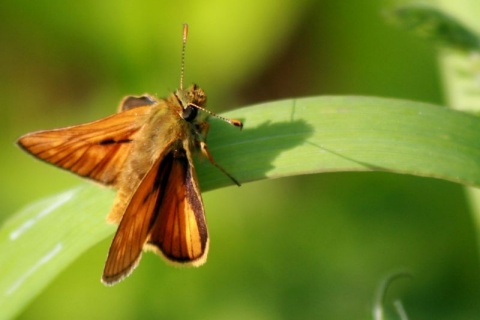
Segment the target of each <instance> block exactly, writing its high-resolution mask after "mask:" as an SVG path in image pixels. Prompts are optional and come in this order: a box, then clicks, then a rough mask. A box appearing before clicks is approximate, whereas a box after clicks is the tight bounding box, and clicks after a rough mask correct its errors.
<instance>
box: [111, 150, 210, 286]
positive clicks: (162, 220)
mask: <svg viewBox="0 0 480 320" xmlns="http://www.w3.org/2000/svg"><path fill="white" fill-rule="evenodd" d="M167 148H171V147H167ZM192 170H193V167H192V166H191V165H190V164H189V162H188V159H187V158H186V151H185V150H183V149H178V150H176V149H172V150H171V151H170V152H168V153H167V154H166V155H165V157H163V159H162V158H159V159H158V160H157V161H156V162H155V164H154V165H153V166H152V168H151V169H150V171H149V172H148V173H147V174H146V175H145V177H144V178H143V180H142V181H141V183H140V185H139V186H138V188H137V189H136V191H135V192H134V194H133V196H132V198H131V199H130V201H129V204H128V206H127V209H126V210H125V213H124V215H123V217H122V220H121V222H120V225H119V227H118V230H117V233H116V234H115V237H114V239H113V242H112V244H111V246H110V251H109V253H108V258H107V262H106V263H105V269H104V274H103V278H102V280H103V282H104V283H106V284H114V283H116V282H118V281H120V280H121V279H123V278H124V277H126V276H127V275H129V274H130V273H131V272H132V270H133V269H134V268H135V267H136V266H137V264H138V261H139V260H140V257H141V254H142V248H143V247H144V245H146V244H147V242H148V247H149V248H152V249H154V250H155V251H156V252H157V253H159V254H161V255H163V256H165V257H166V258H167V259H168V260H170V261H173V262H181V263H189V262H191V263H192V264H195V265H198V264H201V263H196V261H202V262H203V261H204V259H203V257H204V256H205V253H206V251H207V247H208V233H207V228H206V223H205V216H204V211H203V205H202V203H201V198H200V194H199V193H198V191H194V194H195V197H196V199H195V203H196V205H195V206H194V207H195V209H196V210H197V211H196V212H194V211H193V210H192V209H193V207H192V206H190V205H189V204H188V201H187V197H191V196H192V195H191V194H189V193H190V192H191V191H190V188H194V186H192V185H190V184H191V182H190V181H188V180H189V177H191V174H192V173H193V171H192ZM193 174H194V173H193ZM195 187H196V186H195Z"/></svg>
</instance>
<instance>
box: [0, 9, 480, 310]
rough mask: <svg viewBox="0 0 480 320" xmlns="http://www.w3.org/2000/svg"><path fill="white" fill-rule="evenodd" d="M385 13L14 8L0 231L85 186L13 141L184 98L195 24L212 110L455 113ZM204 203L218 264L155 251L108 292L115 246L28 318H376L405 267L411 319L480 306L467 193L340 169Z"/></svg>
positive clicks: (196, 56) (397, 292) (3, 60)
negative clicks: (50, 199)
mask: <svg viewBox="0 0 480 320" xmlns="http://www.w3.org/2000/svg"><path fill="white" fill-rule="evenodd" d="M381 9H383V8H382V7H380V6H379V5H378V4H377V1H331V0H328V1H297V2H294V1H243V2H239V3H237V4H233V3H231V2H222V1H218V0H217V1H202V2H199V1H196V2H194V1H182V2H175V3H174V2H171V3H167V2H156V1H137V2H126V1H120V2H113V1H104V2H99V1H83V2H78V3H71V2H59V3H55V2H47V1H37V2H28V1H17V2H13V1H12V2H8V3H4V4H3V5H2V10H1V11H0V16H1V18H2V28H1V29H0V35H1V36H2V39H3V41H2V43H3V44H2V49H1V50H0V70H2V72H1V73H0V74H1V75H0V94H1V97H2V101H3V107H2V108H0V126H1V127H0V128H1V129H0V130H1V132H2V134H1V135H0V144H1V145H2V150H3V151H2V157H0V161H1V165H0V170H1V176H2V177H3V183H2V189H1V193H0V197H1V198H0V199H1V200H2V201H0V222H1V221H4V220H5V219H7V218H8V215H9V213H11V212H14V211H15V210H17V209H18V208H20V207H21V206H23V205H25V204H27V203H29V202H31V201H32V200H34V199H38V198H40V197H43V196H46V195H50V194H52V193H54V192H59V191H61V190H64V189H65V188H68V187H71V186H73V185H75V184H78V178H77V177H75V176H73V175H69V174H67V173H65V172H64V171H61V170H58V169H56V168H53V167H50V166H47V165H45V164H43V163H40V162H38V161H34V160H33V159H32V158H30V157H28V156H26V155H25V154H23V153H22V152H21V151H20V150H19V149H18V148H16V147H15V145H14V144H13V141H14V140H15V139H16V138H17V137H18V136H19V135H21V134H23V133H25V132H28V131H33V130H37V129H46V128H54V127H60V126H65V125H70V124H75V123H82V122H85V121H88V120H92V119H95V118H98V117H101V116H104V115H107V114H109V113H111V112H113V111H114V110H115V108H116V104H117V103H118V102H119V101H120V99H121V97H122V96H124V95H126V94H141V93H144V92H150V93H153V94H158V95H160V96H164V95H166V94H167V93H168V92H169V91H171V90H173V89H175V88H176V87H177V86H178V83H179V69H180V68H179V60H180V48H181V43H180V42H181V25H182V23H184V22H188V23H189V24H190V34H189V43H188V47H187V55H186V60H187V61H186V79H185V81H186V83H190V82H193V81H196V82H197V83H198V84H199V85H201V86H202V87H203V88H204V89H205V90H206V92H207V94H208V96H209V106H210V108H211V109H213V110H214V111H222V110H225V109H227V108H233V107H236V106H241V105H245V104H249V103H254V102H261V101H265V100H273V99H278V98H288V97H295V96H306V95H321V94H356V95H376V96H388V97H398V98H407V99H412V100H418V101H427V102H434V103H439V104H441V103H442V100H441V93H440V89H439V88H440V86H439V79H438V74H437V73H438V71H437V70H436V60H435V59H436V58H435V51H434V49H433V48H432V47H431V46H430V45H429V44H428V43H425V42H423V41H421V40H419V39H416V38H414V37H412V36H411V35H409V34H407V33H404V32H403V31H401V30H397V29H395V28H391V27H389V26H387V25H385V23H384V21H383V20H382V16H381ZM247 120H248V119H247ZM266 120H267V119H266ZM204 200H205V206H206V210H207V215H208V221H209V227H210V233H211V238H212V239H211V241H212V242H211V250H210V254H209V261H208V263H207V264H206V265H205V266H204V267H201V268H199V269H183V268H173V267H170V266H168V265H166V264H165V263H163V261H161V259H159V258H158V257H156V256H154V255H152V254H146V255H144V258H143V261H142V263H141V265H140V267H139V268H138V269H137V270H136V271H135V273H134V274H133V275H132V276H131V277H130V278H128V279H127V280H126V281H124V282H122V283H121V284H119V285H118V286H115V287H113V288H106V287H104V286H103V285H102V284H101V283H100V281H99V279H100V275H101V270H102V268H103V263H104V260H105V257H106V252H107V250H108V245H109V241H106V242H103V243H101V244H99V245H98V246H96V247H95V248H93V249H92V250H90V251H89V252H88V253H87V254H85V255H84V256H83V257H82V258H81V259H80V260H79V261H78V262H76V263H75V264H73V265H72V266H71V267H70V268H68V269H67V270H66V271H65V272H64V273H63V274H62V275H61V276H60V277H59V278H58V279H57V280H56V281H54V282H53V283H52V285H51V286H50V287H49V288H48V289H47V290H46V291H45V292H44V293H42V294H41V295H40V296H39V297H38V298H37V299H36V300H35V301H34V302H33V303H32V304H31V305H30V306H29V307H28V308H27V309H26V310H25V312H24V313H23V314H22V315H21V318H24V319H39V318H40V319H41V318H44V319H64V318H68V319H85V318H89V319H100V318H102V319H109V318H112V319H130V318H166V319H185V318H193V319H247V318H250V319H291V318H295V319H312V318H321V319H358V318H360V319H362V318H369V316H370V309H371V306H372V304H373V299H374V295H375V288H376V287H377V286H378V285H379V283H380V282H381V281H382V280H383V278H384V276H385V275H387V274H388V273H390V272H391V271H395V270H399V269H402V270H403V269H407V270H409V271H410V272H411V274H412V275H413V279H410V280H408V279H405V280H401V281H398V282H395V283H394V285H392V288H391V291H389V295H388V297H387V298H390V300H389V299H387V302H391V299H398V298H400V299H402V302H403V303H404V307H405V308H406V310H407V312H408V314H409V315H411V317H412V318H422V319H452V318H468V317H470V318H473V317H475V316H477V317H478V315H479V314H480V312H479V310H478V303H477V302H478V299H479V298H480V295H479V290H478V289H479V286H478V284H479V280H480V279H479V276H478V274H479V273H478V270H479V265H478V261H477V253H478V251H477V248H476V245H475V244H476V239H475V234H474V227H473V224H472V221H471V217H470V213H469V210H468V208H467V205H466V201H465V196H464V194H463V189H462V187H461V186H459V185H455V184H452V183H447V182H442V181H437V180H433V179H422V178H414V177H408V176H400V175H393V174H385V173H341V174H340V173H336V174H322V175H311V176H305V177H296V178H289V179H279V180H272V181H264V182H260V183H251V184H246V185H244V186H242V187H241V188H236V187H231V188H226V189H222V190H218V191H213V192H208V193H205V194H204ZM105 214H106V213H105ZM100 223H103V221H101V222H100ZM39 241H40V240H39ZM32 250H34V248H32ZM0 271H1V266H0Z"/></svg>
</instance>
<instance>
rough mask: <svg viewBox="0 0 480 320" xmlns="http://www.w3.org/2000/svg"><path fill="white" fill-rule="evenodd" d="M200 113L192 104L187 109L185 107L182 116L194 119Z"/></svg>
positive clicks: (186, 118) (186, 119)
mask: <svg viewBox="0 0 480 320" xmlns="http://www.w3.org/2000/svg"><path fill="white" fill-rule="evenodd" d="M197 114H198V109H197V108H195V107H192V106H191V105H187V107H186V108H185V109H183V114H182V118H183V119H185V121H188V122H190V121H192V120H194V119H195V118H196V117H197Z"/></svg>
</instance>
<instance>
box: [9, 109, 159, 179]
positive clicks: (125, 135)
mask: <svg viewBox="0 0 480 320" xmlns="http://www.w3.org/2000/svg"><path fill="white" fill-rule="evenodd" d="M149 109H150V107H148V106H145V107H137V108H134V109H130V110H127V111H124V112H120V113H117V114H114V115H112V116H109V117H106V118H104V119H101V120H98V121H94V122H90V123H87V124H82V125H78V126H72V127H67V128H62V129H55V130H45V131H38V132H33V133H29V134H26V135H24V136H23V137H21V138H20V139H19V140H18V144H19V145H20V146H21V147H22V148H23V149H25V150H26V151H27V152H29V153H31V154H32V155H34V156H36V157H37V158H40V159H42V160H44V161H46V162H49V163H51V164H54V165H56V166H59V167H61V168H63V169H67V170H70V171H72V172H74V173H76V174H78V175H80V176H82V177H86V178H90V179H93V180H96V181H98V182H101V183H103V184H107V185H116V183H117V179H118V176H119V173H120V171H121V169H122V168H123V165H124V163H125V160H126V159H127V157H128V155H129V153H130V149H131V143H132V142H133V141H134V140H135V139H136V138H137V133H138V131H139V129H140V128H141V127H142V125H143V124H144V123H145V118H146V117H147V116H148V112H149Z"/></svg>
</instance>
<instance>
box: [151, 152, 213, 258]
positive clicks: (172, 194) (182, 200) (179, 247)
mask: <svg viewBox="0 0 480 320" xmlns="http://www.w3.org/2000/svg"><path fill="white" fill-rule="evenodd" d="M173 159H174V160H173V164H172V168H171V172H170V176H169V178H168V181H167V182H166V185H165V194H167V195H168V197H165V198H163V202H162V205H161V206H160V212H159V215H158V216H157V218H156V220H155V222H154V225H153V227H152V231H151V233H150V237H149V239H148V245H149V248H152V249H154V251H157V252H159V253H161V254H162V255H163V256H165V257H166V258H167V259H168V260H170V261H172V262H179V263H186V264H193V265H201V264H203V263H204V262H205V257H206V253H207V251H208V231H207V224H206V221H205V212H204V209H203V204H202V199H201V195H200V192H199V190H198V186H197V185H196V184H195V182H194V181H195V179H196V177H195V179H192V177H193V176H195V170H194V167H193V165H191V163H192V162H191V159H189V157H187V152H186V151H185V150H184V149H179V150H176V151H175V152H174V153H173Z"/></svg>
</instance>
